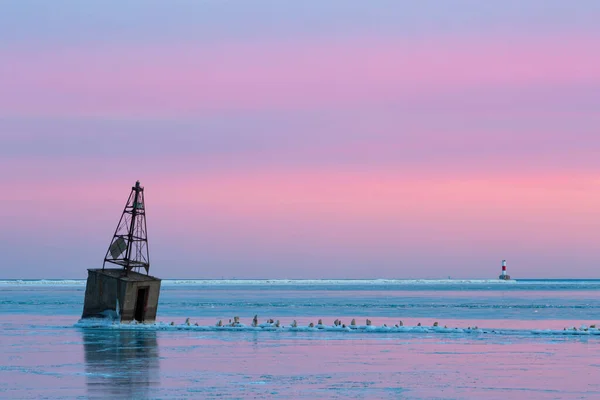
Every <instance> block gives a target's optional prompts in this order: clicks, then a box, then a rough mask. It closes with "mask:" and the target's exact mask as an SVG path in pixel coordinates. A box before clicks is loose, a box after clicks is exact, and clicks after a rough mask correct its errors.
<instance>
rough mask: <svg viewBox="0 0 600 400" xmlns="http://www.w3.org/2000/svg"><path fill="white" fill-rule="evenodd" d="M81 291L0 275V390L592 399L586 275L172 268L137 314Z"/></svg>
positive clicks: (592, 302)
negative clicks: (436, 277)
mask: <svg viewBox="0 0 600 400" xmlns="http://www.w3.org/2000/svg"><path fill="white" fill-rule="evenodd" d="M84 290H85V281H79V280H68V281H52V280H43V281H14V280H13V281H9V280H5V281H0V398H7V399H20V398H193V399H203V398H226V399H235V398H240V399H245V398H253V399H262V398H281V399H320V398H334V399H335V398H339V399H366V398H368V399H378V398H383V399H435V398H440V399H442V398H443V399H481V398H486V399H507V398H510V399H565V398H566V399H571V398H573V399H581V398H589V399H595V398H600V330H598V329H595V328H593V327H592V326H593V325H595V324H599V326H600V297H599V296H598V295H599V293H600V280H598V281H597V280H589V281H581V280H546V281H532V280H529V281H528V280H522V281H517V282H498V281H420V280H419V281H401V280H373V281H369V280H364V281H346V280H339V281H319V280H313V281H293V280H287V281H256V280H255V281H242V280H240V281H210V280H196V281H189V280H187V281H186V280H170V281H163V286H162V290H161V297H160V302H159V310H158V313H159V318H158V320H159V322H158V323H157V324H156V325H150V326H149V325H113V324H112V323H110V322H109V323H108V324H106V323H104V324H100V323H92V324H90V323H87V322H84V323H78V320H79V317H80V315H81V311H82V306H83V295H84ZM254 315H258V320H259V322H260V323H261V324H262V327H256V328H255V327H251V326H250V324H251V321H252V318H253V317H254ZM234 316H239V317H240V320H241V323H242V325H240V326H238V327H224V328H218V327H216V326H215V324H216V322H217V321H218V320H222V321H223V323H224V324H226V325H227V324H228V323H229V320H230V319H233V317H234ZM186 318H189V319H190V325H189V326H188V325H187V324H185V320H186ZM367 318H369V319H370V320H371V321H372V325H371V326H366V319H367ZM267 319H274V320H280V327H279V328H276V327H274V326H272V325H270V324H265V321H266V320H267ZM318 319H322V320H323V326H322V327H321V328H322V329H317V328H312V329H311V328H308V325H309V323H311V322H312V323H315V324H316V323H317V321H318ZM335 319H339V320H341V321H342V322H343V323H344V324H345V325H347V326H346V327H345V328H342V327H333V322H334V320H335ZM352 319H355V320H356V324H357V325H356V327H353V328H352V329H351V328H350V326H349V325H350V321H351V320H352ZM294 320H296V321H297V325H298V327H297V328H293V327H291V325H292V323H293V321H294ZM400 321H402V326H399V327H395V325H400ZM171 322H173V325H171ZM435 322H438V324H437V325H438V326H437V327H433V325H434V323H435ZM195 324H198V326H196V325H195ZM384 324H385V325H386V327H384V326H383V325H384ZM418 324H420V325H421V326H418ZM565 328H567V330H564V329H565Z"/></svg>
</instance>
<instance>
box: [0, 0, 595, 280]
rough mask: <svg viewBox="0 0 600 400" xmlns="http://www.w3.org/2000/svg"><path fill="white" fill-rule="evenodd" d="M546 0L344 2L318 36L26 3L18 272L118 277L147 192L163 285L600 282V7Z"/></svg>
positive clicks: (15, 104)
mask: <svg viewBox="0 0 600 400" xmlns="http://www.w3.org/2000/svg"><path fill="white" fill-rule="evenodd" d="M533 3H535V2H532V3H531V4H533ZM261 4H262V3H261ZM531 4H530V5H528V6H523V7H522V9H519V10H520V11H515V10H517V8H515V9H512V8H511V9H510V10H512V11H510V10H507V9H500V8H499V7H498V6H491V5H490V6H483V5H480V6H478V8H477V7H476V8H477V10H476V11H477V15H478V16H477V18H475V19H473V20H468V21H467V20H464V16H463V15H462V14H460V13H459V12H458V11H456V10H454V9H453V10H450V9H448V10H446V11H443V10H436V11H435V12H434V11H428V10H426V9H421V8H420V7H419V6H416V5H414V6H410V7H408V6H407V7H406V9H404V10H396V9H395V7H390V13H392V14H393V13H395V12H400V11H402V12H403V13H409V14H410V13H414V18H412V19H410V20H406V21H404V22H403V24H404V25H402V24H399V23H398V22H397V21H396V20H395V19H394V18H391V17H390V18H389V19H388V17H386V16H385V14H386V13H381V14H380V13H376V12H375V11H374V10H375V9H376V8H377V7H376V6H374V9H369V10H363V11H364V13H358V14H357V15H360V16H361V18H357V15H354V14H352V13H353V12H354V11H356V12H358V11H357V10H354V9H352V10H354V11H352V10H350V9H344V10H341V11H340V10H338V11H335V10H333V9H332V10H329V9H328V8H327V7H325V8H324V9H322V10H321V12H322V13H324V14H322V15H319V16H318V21H320V23H321V22H323V21H327V22H330V23H331V24H333V25H332V26H329V25H327V24H325V25H318V27H317V25H316V21H317V19H315V18H317V14H316V12H317V11H316V9H313V8H311V7H314V5H313V6H307V7H308V8H306V9H303V10H302V11H300V10H296V9H294V8H293V7H291V6H290V8H286V7H282V8H277V10H272V11H273V12H276V13H277V15H278V16H279V17H278V18H280V20H277V23H276V22H275V21H266V20H263V18H266V17H265V16H264V15H263V14H260V13H259V14H260V15H258V14H252V15H254V17H253V18H256V20H252V19H248V18H250V17H247V18H246V17H241V16H240V17H239V20H236V21H235V24H234V23H233V22H232V21H231V20H230V19H229V18H231V15H229V14H227V13H223V12H224V10H225V9H221V8H219V7H220V6H214V7H216V8H214V9H210V10H202V9H199V8H197V7H200V6H191V5H190V6H189V7H191V8H193V11H194V12H199V13H200V14H198V15H204V14H202V12H206V13H209V14H210V13H215V14H214V18H213V19H210V18H209V20H210V21H205V22H206V24H205V25H198V24H195V23H194V22H193V21H190V20H188V19H187V17H186V16H184V15H181V14H177V16H176V15H172V18H173V19H172V20H167V19H165V20H164V24H166V25H164V26H163V28H164V30H161V31H160V32H163V33H164V36H163V35H159V34H158V31H156V30H155V29H154V28H153V26H151V25H145V22H143V21H150V20H152V21H154V19H152V18H158V16H159V15H160V16H161V18H162V13H164V12H166V11H164V10H163V11H161V13H159V12H158V11H156V10H155V11H156V14H152V13H153V11H152V10H153V8H152V7H149V8H148V9H145V10H144V11H140V12H144V13H149V14H148V15H147V17H148V18H150V17H151V18H150V19H146V20H137V19H135V18H134V19H131V20H130V18H133V17H132V16H133V15H134V14H130V13H131V12H132V11H131V10H124V11H123V13H124V14H121V15H117V14H113V13H110V12H108V9H95V13H96V14H94V15H95V18H97V19H93V18H92V17H91V16H90V15H92V14H89V15H88V14H86V13H85V12H84V11H85V10H84V9H83V8H82V9H78V10H76V11H73V10H72V9H68V8H61V7H60V6H57V9H56V10H55V12H54V14H52V15H50V14H49V15H45V14H43V13H42V12H41V11H39V10H37V11H34V12H32V13H30V12H29V11H28V12H27V13H22V12H20V11H19V6H17V5H16V4H15V5H14V7H13V8H14V10H12V11H13V12H14V18H13V19H10V18H9V19H7V20H3V19H2V17H0V38H1V37H6V38H9V37H10V38H11V40H10V41H2V40H1V39H0V60H1V62H0V170H2V171H4V173H3V174H0V218H1V222H2V223H1V224H0V239H1V240H0V251H2V253H3V254H5V260H6V261H4V264H3V265H0V278H18V277H23V278H27V277H31V278H35V277H83V276H85V269H86V268H89V267H96V266H99V265H100V264H101V261H102V256H103V254H104V252H105V249H106V247H107V246H108V242H109V240H110V235H111V233H112V232H113V230H114V225H115V224H116V222H117V220H118V217H119V214H120V212H121V210H122V207H123V203H124V202H125V200H126V198H127V195H128V191H129V189H130V187H131V185H132V184H133V183H134V182H135V180H137V179H140V180H141V181H142V184H143V185H144V186H146V188H147V202H148V213H149V214H148V223H149V233H150V240H151V242H150V249H151V257H152V263H153V266H152V271H153V272H154V273H155V274H157V275H159V276H162V277H165V278H168V277H196V278H202V277H206V278H220V277H226V278H231V277H237V278H254V277H264V278H267V277H270V278H321V277H323V278H382V277H383V278H418V277H428V278H440V277H442V278H444V277H447V276H449V275H450V276H453V277H456V278H459V277H460V278H465V277H477V278H493V277H495V276H496V275H497V273H498V269H499V263H500V260H502V259H503V258H506V259H508V260H509V266H510V268H511V269H513V270H512V271H513V272H512V275H513V276H517V277H519V276H520V277H528V278H532V277H597V272H596V271H597V268H596V266H597V265H598V262H600V253H598V251H597V246H596V240H595V238H596V237H597V236H596V233H597V232H600V229H599V228H600V215H599V214H598V212H597V211H596V210H597V208H598V206H597V205H598V204H600V178H599V176H600V175H598V172H599V171H600V161H599V158H598V154H599V151H600V131H599V130H598V129H599V128H598V127H599V126H600V111H599V110H600V108H599V107H598V105H599V104H600V96H599V94H598V93H600V92H599V90H600V53H598V52H597V51H593V49H596V48H598V45H599V43H600V34H599V32H598V30H597V29H595V28H594V25H593V24H591V25H590V21H591V20H592V19H593V18H591V16H590V15H592V14H593V13H595V12H596V11H598V12H599V13H600V10H596V8H597V7H595V6H594V3H589V4H588V3H586V4H587V5H586V4H584V5H583V7H584V8H585V7H590V10H589V13H588V14H589V15H588V14H586V13H582V14H573V13H570V12H564V13H563V12H558V11H557V10H558V9H554V8H552V7H546V3H540V4H539V7H537V6H535V7H534V6H533V5H531ZM535 4H537V3H535ZM263 6H264V5H263ZM90 7H91V6H90ZM156 7H158V6H156ZM257 7H259V8H260V7H261V6H259V5H257ZM356 7H359V6H358V5H356ZM360 7H362V6H360ZM311 10H312V12H311ZM9 11H10V10H9ZM38 11H39V13H40V14H39V15H38V14H36V13H37V12H38ZM247 11H248V13H253V12H254V11H252V10H247ZM334 11H335V12H334ZM169 12H171V11H169ZM172 12H175V11H172ZM190 12H192V11H190ZM70 13H76V14H77V13H82V14H77V18H74V17H72V16H71V14H70ZM340 13H341V14H340ZM34 14H35V15H34ZM401 14H402V13H400V14H398V15H401ZM584 14H585V15H584ZM211 15H212V14H211ZM248 15H250V14H248ZM394 15H395V14H394ZM410 15H412V14H410ZM336 16H337V17H336ZM363 16H364V18H362V17H363ZM599 16H600V15H599ZM63 17H64V20H62V19H61V18H63ZM397 17H398V16H397ZM588 17H589V18H588ZM398 18H399V17H398ZM588 19H589V21H588ZM124 20H127V21H129V22H128V23H127V24H122V22H123V21H124ZM14 21H18V22H19V23H15V22H14ZM40 21H44V23H40ZM76 21H80V22H86V23H87V25H86V24H84V25H83V26H85V27H86V28H85V29H84V28H82V25H78V24H79V22H77V23H76ZM161 21H162V20H161ZM299 21H304V23H300V22H299ZM311 21H312V22H311ZM394 21H396V22H394ZM266 22H270V23H272V25H268V24H267V25H265V23H266ZM23 26H25V27H27V26H29V27H30V29H28V30H27V29H25V30H24V29H23V28H22V27H23ZM111 27H112V28H111ZM309 27H313V28H309ZM444 27H446V28H447V29H446V28H444ZM450 27H452V29H450ZM234 28H235V29H234ZM334 28H335V29H334ZM111 32H118V33H119V35H120V36H118V37H113V36H111V35H112V33H111ZM32 249H36V250H35V251H32ZM16 265H18V266H19V267H20V268H18V269H14V268H13V267H14V266H16Z"/></svg>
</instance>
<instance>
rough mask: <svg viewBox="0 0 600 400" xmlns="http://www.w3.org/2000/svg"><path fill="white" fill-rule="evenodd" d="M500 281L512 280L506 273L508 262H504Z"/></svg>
mask: <svg viewBox="0 0 600 400" xmlns="http://www.w3.org/2000/svg"><path fill="white" fill-rule="evenodd" d="M498 279H502V280H504V281H508V280H510V275H508V274H507V273H506V260H502V272H501V273H500V276H499V277H498Z"/></svg>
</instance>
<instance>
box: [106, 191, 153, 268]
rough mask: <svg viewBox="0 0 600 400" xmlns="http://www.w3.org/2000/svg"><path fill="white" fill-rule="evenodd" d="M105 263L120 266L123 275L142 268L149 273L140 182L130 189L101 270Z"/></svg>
mask: <svg viewBox="0 0 600 400" xmlns="http://www.w3.org/2000/svg"><path fill="white" fill-rule="evenodd" d="M107 262H109V263H112V264H117V265H120V266H122V267H123V268H124V269H125V273H128V272H129V271H131V270H132V269H134V268H137V269H140V268H144V269H145V270H146V274H148V273H149V271H150V256H149V254H148V236H147V234H146V208H145V203H144V188H143V187H141V186H140V181H137V182H136V183H135V186H134V187H132V188H131V194H130V195H129V199H128V200H127V204H125V209H124V210H123V214H122V215H121V219H120V220H119V224H118V225H117V229H116V230H115V234H114V235H113V238H112V241H111V242H110V246H108V250H107V251H106V256H105V257H104V263H103V264H102V269H104V266H105V265H106V263H107ZM136 272H139V271H136Z"/></svg>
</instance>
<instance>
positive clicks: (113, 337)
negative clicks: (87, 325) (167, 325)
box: [82, 330, 160, 398]
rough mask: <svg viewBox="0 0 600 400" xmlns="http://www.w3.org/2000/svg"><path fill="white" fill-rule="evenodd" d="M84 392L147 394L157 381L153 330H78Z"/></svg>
mask: <svg viewBox="0 0 600 400" xmlns="http://www.w3.org/2000/svg"><path fill="white" fill-rule="evenodd" d="M82 335H83V347H84V354H85V370H86V377H87V388H88V394H89V395H90V396H93V397H98V396H102V397H112V398H139V397H147V395H148V394H149V393H150V390H151V388H152V387H153V386H158V385H159V384H160V374H159V369H160V365H159V363H160V362H159V353H158V346H157V340H156V332H153V331H132V330H129V331H125V330H114V331H106V330H103V331H98V330H82Z"/></svg>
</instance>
